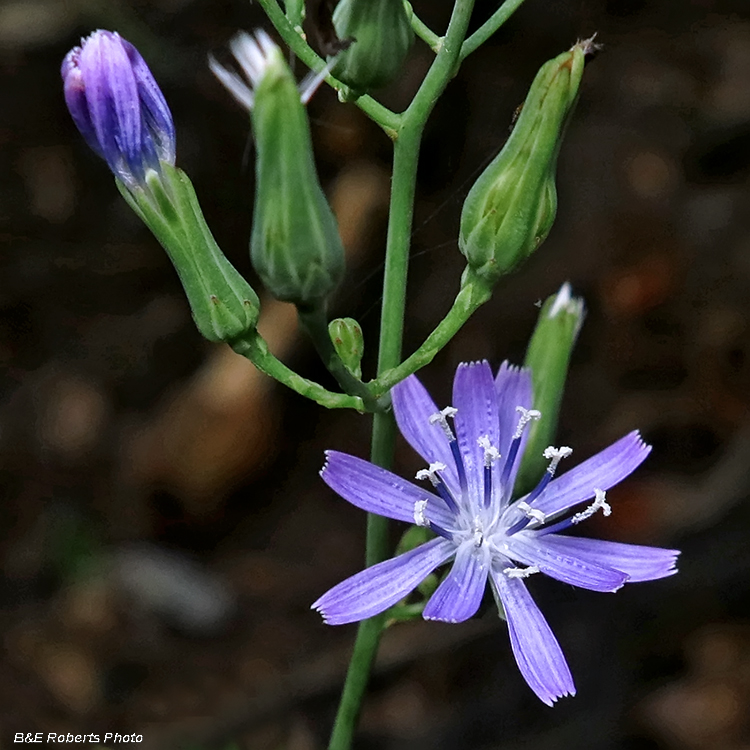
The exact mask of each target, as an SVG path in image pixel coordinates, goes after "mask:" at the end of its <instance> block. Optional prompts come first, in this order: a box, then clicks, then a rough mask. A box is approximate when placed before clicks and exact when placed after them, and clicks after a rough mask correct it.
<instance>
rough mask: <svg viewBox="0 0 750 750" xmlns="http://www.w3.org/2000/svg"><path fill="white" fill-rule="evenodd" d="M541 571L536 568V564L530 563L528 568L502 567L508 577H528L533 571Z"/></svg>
mask: <svg viewBox="0 0 750 750" xmlns="http://www.w3.org/2000/svg"><path fill="white" fill-rule="evenodd" d="M540 572H541V571H540V570H539V568H537V566H536V565H530V566H529V567H528V568H504V569H503V573H505V575H506V576H508V578H528V577H529V576H532V575H534V573H540Z"/></svg>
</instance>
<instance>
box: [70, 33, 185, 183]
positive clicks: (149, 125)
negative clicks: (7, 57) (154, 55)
mask: <svg viewBox="0 0 750 750" xmlns="http://www.w3.org/2000/svg"><path fill="white" fill-rule="evenodd" d="M60 73H61V75H62V78H63V84H64V90H65V103H66V104H67V105H68V109H69V110H70V114H71V115H72V117H73V121H74V122H75V124H76V126H77V128H78V130H80V131H81V135H83V137H84V138H85V139H86V143H88V145H89V146H90V147H91V148H92V149H93V150H94V151H95V152H96V153H97V154H99V156H101V157H102V158H103V159H104V160H105V161H106V162H107V164H108V165H109V168H110V169H111V170H112V172H113V173H114V175H115V177H117V178H119V179H120V180H121V181H122V182H123V183H124V184H125V185H127V186H128V188H133V187H135V186H137V185H144V184H145V177H146V172H147V170H149V169H153V170H155V171H157V172H158V171H159V168H160V164H161V163H162V162H164V163H165V164H169V165H171V166H174V163H175V130H174V123H173V121H172V114H171V112H170V111H169V107H168V105H167V102H166V100H165V99H164V96H163V94H162V93H161V90H160V89H159V86H158V84H157V83H156V81H155V80H154V77H153V75H151V71H150V70H149V69H148V66H147V65H146V62H145V60H144V59H143V58H142V57H141V55H140V54H139V52H138V50H137V49H136V48H135V47H134V46H133V45H132V44H130V42H128V41H126V40H125V39H123V38H122V37H121V36H120V35H119V34H118V33H117V32H116V31H115V32H112V31H103V30H101V29H99V30H98V31H95V32H93V33H92V34H91V35H90V36H88V37H86V38H85V39H83V40H82V41H81V46H80V47H74V48H73V49H72V50H71V51H70V52H68V54H67V55H66V56H65V59H64V60H63V63H62V67H61V69H60Z"/></svg>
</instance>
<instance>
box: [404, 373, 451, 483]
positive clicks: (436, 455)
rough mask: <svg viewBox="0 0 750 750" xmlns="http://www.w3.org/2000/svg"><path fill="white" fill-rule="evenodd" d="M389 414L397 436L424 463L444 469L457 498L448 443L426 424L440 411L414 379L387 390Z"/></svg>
mask: <svg viewBox="0 0 750 750" xmlns="http://www.w3.org/2000/svg"><path fill="white" fill-rule="evenodd" d="M391 398H392V399H393V413H394V415H395V417H396V423H397V424H398V428H399V430H401V434H402V435H403V436H404V437H405V438H406V440H407V442H408V443H409V445H411V447H412V448H414V450H415V451H416V452H417V453H419V455H420V456H422V458H423V459H424V460H425V461H427V463H428V464H429V463H434V462H439V463H442V464H445V466H446V467H447V468H446V469H445V471H443V472H442V476H443V479H444V480H445V483H446V484H447V485H448V489H450V491H451V493H452V494H453V497H459V496H460V492H459V484H458V474H457V473H456V462H455V461H454V459H453V453H451V449H450V445H449V443H448V439H447V438H446V436H445V433H444V432H443V430H442V428H441V427H440V425H438V424H430V417H431V416H433V415H434V414H437V413H438V412H439V411H440V409H438V407H437V406H436V405H435V402H434V401H433V400H432V398H431V397H430V394H429V393H427V390H426V389H425V387H424V386H423V385H422V383H420V382H419V379H418V378H417V376H416V375H410V376H409V377H408V378H406V379H405V380H402V381H401V382H400V383H398V385H395V386H393V388H392V389H391Z"/></svg>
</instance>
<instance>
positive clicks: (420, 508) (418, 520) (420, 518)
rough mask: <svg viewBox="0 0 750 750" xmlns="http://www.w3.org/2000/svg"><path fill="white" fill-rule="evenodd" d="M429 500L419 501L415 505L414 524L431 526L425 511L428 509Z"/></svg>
mask: <svg viewBox="0 0 750 750" xmlns="http://www.w3.org/2000/svg"><path fill="white" fill-rule="evenodd" d="M427 502H428V501H427V500H417V502H416V503H414V523H415V524H416V525H417V526H429V525H430V522H429V521H428V520H427V516H425V513H424V512H425V510H426V509H427Z"/></svg>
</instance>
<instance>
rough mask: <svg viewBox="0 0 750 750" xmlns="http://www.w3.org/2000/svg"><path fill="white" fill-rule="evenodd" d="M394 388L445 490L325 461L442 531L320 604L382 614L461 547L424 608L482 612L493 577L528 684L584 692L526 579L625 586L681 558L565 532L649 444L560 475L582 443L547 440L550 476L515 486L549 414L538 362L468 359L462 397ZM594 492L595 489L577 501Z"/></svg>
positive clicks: (432, 476)
mask: <svg viewBox="0 0 750 750" xmlns="http://www.w3.org/2000/svg"><path fill="white" fill-rule="evenodd" d="M391 393H392V397H393V409H394V413H395V416H396V420H397V422H398V426H399V428H400V430H401V432H402V434H403V435H404V437H405V438H406V440H407V441H408V442H409V443H410V444H411V446H412V447H413V448H414V449H415V450H416V451H417V452H418V453H419V454H420V455H421V456H422V458H424V460H425V461H426V462H427V463H428V468H426V469H423V470H421V471H419V472H418V473H417V479H418V480H428V481H429V482H430V483H431V485H432V488H433V491H432V492H430V491H427V490H425V489H424V488H423V487H420V486H418V485H416V484H412V483H411V482H407V481H405V480H404V479H402V478H400V477H398V476H396V475H395V474H392V473H391V472H389V471H386V470H385V469H382V468H380V467H378V466H375V465H374V464H372V463H370V462H368V461H364V460H362V459H360V458H356V457H355V456H350V455H347V454H345V453H339V452H337V451H328V452H327V462H326V465H325V466H324V467H323V469H322V471H321V475H322V477H323V479H324V481H325V482H326V483H327V484H328V485H329V486H330V487H331V488H332V489H333V490H335V491H336V492H337V493H338V494H339V495H341V496H342V497H343V498H344V499H346V500H348V501H349V502H350V503H352V504H353V505H356V506H357V507H359V508H362V509H363V510H366V511H368V512H370V513H377V514H379V515H382V516H386V517H388V518H393V519H396V520H399V521H406V522H408V523H415V524H417V525H418V526H426V527H429V528H430V529H431V530H432V531H433V532H434V533H435V538H434V539H432V540H431V541H428V542H426V543H425V544H422V545H421V546H419V547H416V548H415V549H412V550H410V551H409V552H406V553H404V554H402V555H399V556H398V557H395V558H393V559H391V560H386V561H385V562H382V563H379V564H377V565H373V566H372V567H370V568H367V569H366V570H363V571H362V572H360V573H357V574H356V575H354V576H352V577H351V578H348V579H347V580H345V581H343V582H342V583H340V584H338V585H337V586H335V587H334V588H332V589H331V590H330V591H328V592H327V593H326V594H324V595H323V596H322V597H320V599H318V600H317V601H316V602H315V603H314V604H313V605H312V606H313V608H314V609H317V610H318V611H320V612H321V614H322V615H323V618H324V619H325V621H326V622H327V623H329V624H332V625H339V624H343V623H349V622H354V621H357V620H363V619H365V618H368V617H372V616H374V615H377V614H379V613H380V612H383V611H385V610H386V609H388V608H389V607H391V606H393V605H394V604H396V603H397V602H399V601H400V600H401V599H403V598H404V597H406V596H407V595H408V594H409V593H410V592H411V591H412V590H413V589H415V588H416V587H417V586H418V585H419V584H420V582H421V581H422V580H423V579H424V578H425V577H426V576H428V575H429V574H430V573H431V572H432V571H434V570H435V569H436V568H438V567H439V566H441V565H443V564H444V563H447V562H448V561H450V560H453V565H452V568H451V569H450V572H449V573H448V574H447V576H446V577H445V578H444V580H443V581H442V583H440V585H439V586H438V588H437V590H436V591H435V592H434V594H433V595H432V596H431V597H430V599H429V600H428V601H427V603H426V605H425V607H424V611H423V617H424V618H425V619H428V620H442V621H445V622H462V621H464V620H467V619H468V618H470V617H472V616H473V615H474V614H475V613H476V612H477V609H478V608H479V605H480V603H481V600H482V596H483V594H484V591H485V588H486V584H487V581H488V580H489V582H490V586H491V587H492V591H493V593H494V595H495V598H496V600H497V601H498V603H499V605H500V608H501V614H502V615H503V617H504V618H505V619H507V622H508V631H509V634H510V640H511V647H512V650H513V654H514V656H515V659H516V662H517V664H518V667H519V669H520V670H521V673H522V675H523V677H524V679H525V680H526V682H527V683H528V684H529V687H531V689H532V690H533V691H534V693H536V695H537V696H538V697H539V698H540V699H541V700H542V701H543V702H544V703H546V704H547V705H552V704H553V703H554V702H555V701H556V700H557V699H558V698H560V697H562V696H565V695H574V694H575V686H574V684H573V678H572V677H571V674H570V670H569V668H568V664H567V662H566V660H565V657H564V655H563V653H562V650H561V648H560V645H559V644H558V642H557V639H556V638H555V636H554V634H553V633H552V630H551V629H550V626H549V625H548V624H547V621H546V620H545V619H544V617H543V615H542V613H541V612H540V611H539V609H538V608H537V606H536V604H535V603H534V600H533V599H532V597H531V595H530V594H529V591H528V589H527V586H526V579H527V578H529V577H530V576H532V575H533V574H536V573H544V574H546V575H548V576H550V577H552V578H556V579H558V580H560V581H563V582H565V583H569V584H572V585H574V586H579V587H581V588H586V589H591V590H593V591H616V590H617V589H619V588H620V587H621V586H622V585H623V584H625V583H627V582H631V583H633V582H637V581H649V580H653V579H657V578H663V577H665V576H669V575H672V574H673V573H675V572H676V569H675V567H674V566H675V560H676V558H677V555H678V554H679V553H678V552H677V551H676V550H670V549H661V548H658V547H644V546H637V545H631V544H622V543H618V542H610V541H603V540H598V539H584V538H580V537H576V536H569V535H566V534H563V533H561V532H563V531H566V530H568V529H570V528H571V527H572V526H574V525H577V524H579V523H581V522H582V521H585V520H586V519H587V518H589V517H590V516H592V515H593V514H594V513H596V512H597V511H600V510H601V511H602V512H603V513H604V515H609V514H610V512H611V508H610V506H609V505H608V503H607V501H606V495H605V493H606V491H607V490H608V489H609V488H610V487H612V486H614V485H615V484H617V483H618V482H620V481H621V480H623V479H624V478H625V477H627V476H628V475H629V474H630V473H631V472H633V471H634V470H635V469H636V468H637V467H638V466H639V465H640V464H641V462H642V461H643V460H644V459H645V458H646V456H647V455H648V454H649V451H650V447H649V446H647V445H646V444H644V443H643V441H642V440H641V438H640V436H639V434H638V432H631V433H630V434H628V435H626V436H625V437H623V438H621V439H620V440H618V441H617V442H616V443H614V444H612V445H611V446H609V448H606V449H605V450H603V451H601V452H600V453H598V454H597V455H595V456H593V457H592V458H589V459H588V460H586V461H584V462H582V463H581V464H579V465H578V466H576V467H575V468H573V469H571V470H570V471H568V472H566V473H564V474H562V475H561V476H560V477H558V478H554V475H555V472H556V469H557V466H558V464H559V462H560V461H561V460H562V459H564V458H567V457H568V456H569V455H570V453H571V449H570V448H568V447H561V448H553V447H550V448H547V450H546V451H545V457H546V458H547V459H548V460H549V467H548V469H547V471H546V472H545V473H544V476H543V477H542V479H541V481H540V482H539V484H538V485H537V486H536V488H535V489H534V490H532V491H531V492H529V493H528V494H526V495H524V496H523V497H521V498H519V499H517V500H514V499H513V485H514V482H515V479H516V473H517V471H518V467H519V464H520V459H521V456H522V455H523V451H524V447H525V443H526V439H527V436H528V432H527V429H526V428H527V426H528V424H529V423H530V422H531V421H532V420H535V419H539V418H540V416H541V415H540V414H539V412H538V411H535V410H534V408H533V403H532V386H531V374H530V372H529V371H528V370H524V369H519V368H515V367H512V366H508V365H507V363H504V364H503V365H502V367H501V368H500V371H499V373H498V375H497V377H496V378H493V376H492V371H491V370H490V367H489V365H488V364H487V363H486V362H475V363H471V364H462V365H460V366H459V367H458V370H457V371H456V376H455V380H454V383H453V405H452V406H451V407H447V408H446V409H443V410H442V411H441V410H440V409H438V407H437V406H436V405H435V403H434V401H433V400H432V398H431V397H430V396H429V394H428V393H427V391H426V390H425V388H424V387H423V386H422V385H421V383H420V382H419V380H418V379H417V378H416V377H415V376H413V375H412V376H411V377H409V378H407V379H406V380H404V381H403V382H402V383H400V384H399V385H397V386H396V387H394V388H393V390H392V391H391ZM449 420H452V423H453V424H452V426H451V424H450V422H449ZM587 501H593V502H590V504H588V506H587V507H584V509H582V510H581V509H579V508H578V506H580V505H581V504H582V503H585V502H587ZM574 509H577V512H575V513H571V511H573V510H574Z"/></svg>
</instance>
